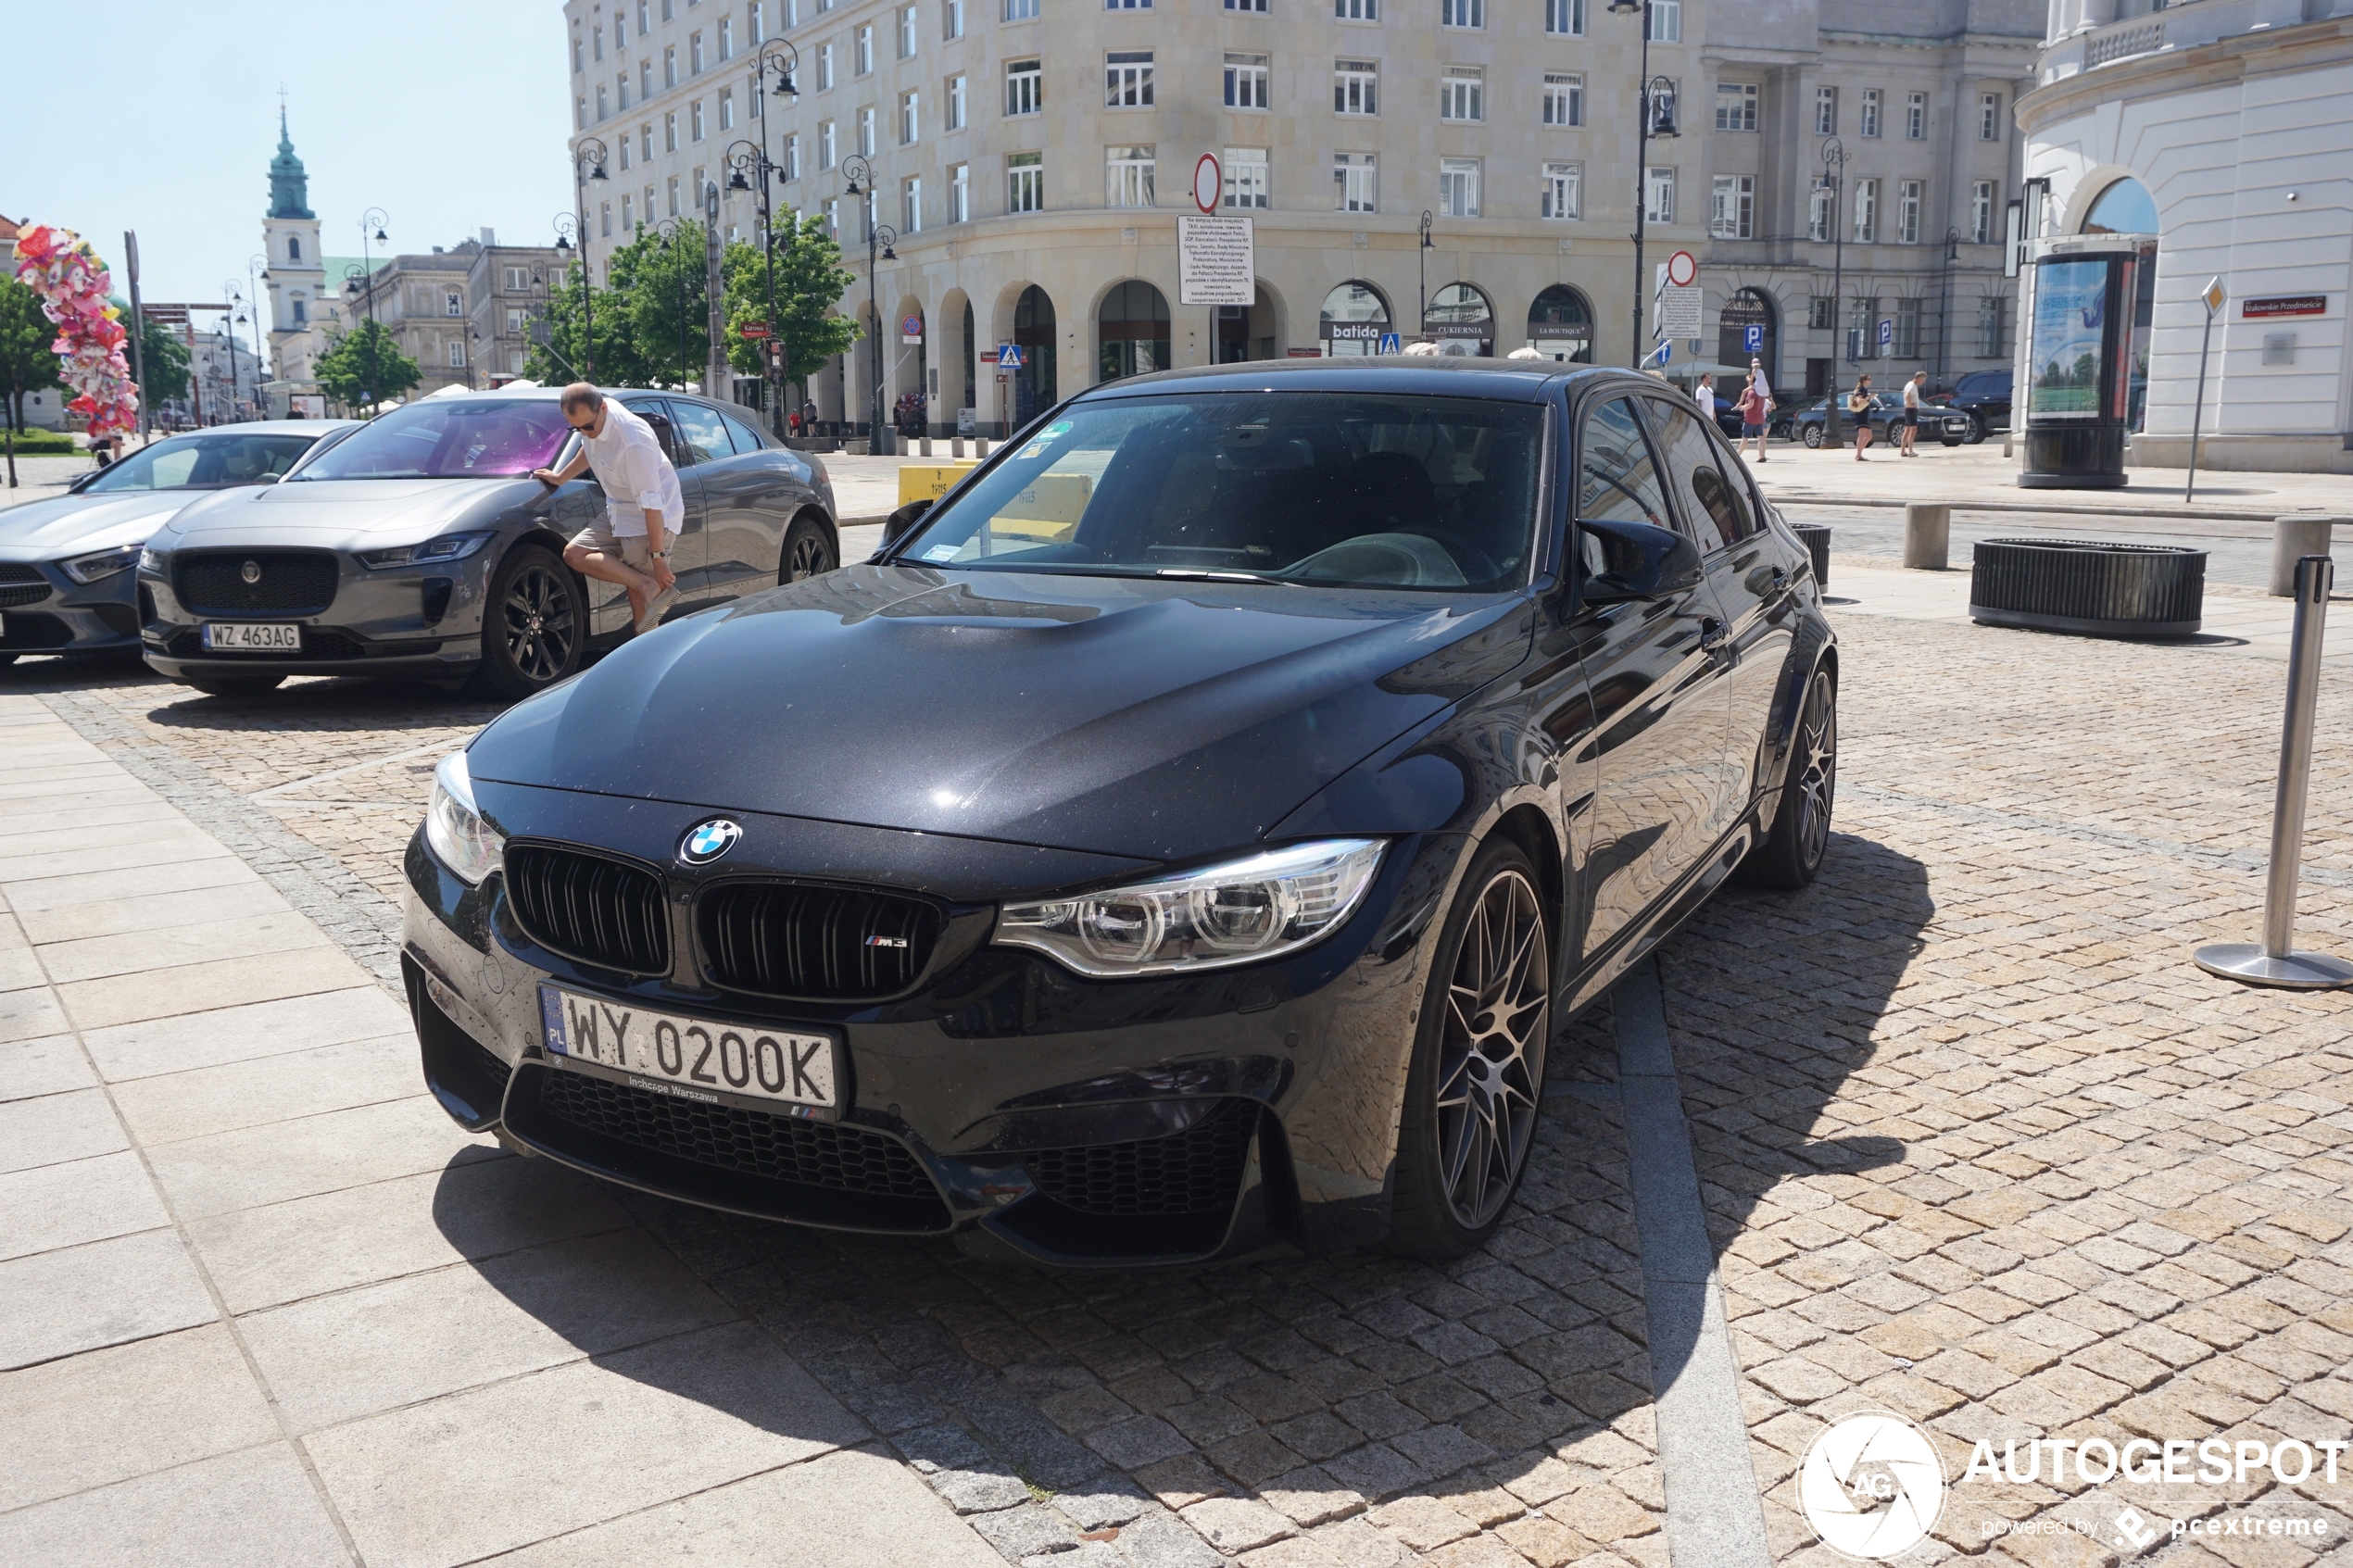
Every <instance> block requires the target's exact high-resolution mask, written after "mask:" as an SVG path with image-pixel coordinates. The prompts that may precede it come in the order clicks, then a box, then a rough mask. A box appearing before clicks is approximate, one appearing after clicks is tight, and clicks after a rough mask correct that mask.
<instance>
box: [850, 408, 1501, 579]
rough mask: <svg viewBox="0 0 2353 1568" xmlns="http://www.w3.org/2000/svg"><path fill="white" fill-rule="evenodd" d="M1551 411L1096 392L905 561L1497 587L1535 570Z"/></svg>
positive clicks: (904, 555)
mask: <svg viewBox="0 0 2353 1568" xmlns="http://www.w3.org/2000/svg"><path fill="white" fill-rule="evenodd" d="M1543 429H1544V411H1543V409H1542V408H1540V407H1537V406H1534V405H1530V404H1525V403H1503V402H1490V401H1486V400H1482V399H1476V398H1463V397H1410V396H1394V397H1392V396H1380V395H1373V394H1365V393H1335V394H1326V393H1297V392H1289V393H1240V394H1202V395H1192V396H1186V395H1171V396H1167V397H1156V398H1155V397H1122V398H1116V399H1106V400H1104V401H1102V402H1098V403H1081V404H1078V405H1076V406H1075V407H1073V408H1068V409H1066V410H1064V411H1063V413H1062V414H1061V415H1060V416H1059V417H1057V418H1056V419H1055V420H1054V421H1053V422H1052V423H1051V424H1049V425H1047V426H1046V427H1045V428H1044V429H1043V430H1041V431H1038V433H1035V434H1034V435H1033V436H1032V437H1031V439H1030V440H1029V441H1028V442H1027V443H1026V445H1023V446H1022V448H1021V449H1020V450H1019V451H1017V452H1014V453H1013V455H1012V456H1011V457H1010V458H1006V459H1005V460H1004V461H1002V462H1001V463H1000V464H999V465H998V466H997V467H996V468H995V469H993V470H990V471H989V473H988V476H987V477H985V478H984V479H982V480H981V481H980V482H979V483H977V484H975V486H974V487H973V488H972V489H971V490H970V491H968V492H967V493H965V494H964V495H962V496H959V497H958V498H957V499H956V500H955V501H953V502H952V503H950V504H949V505H948V506H947V507H945V508H942V509H939V510H937V511H936V512H935V513H934V514H933V515H932V516H930V517H928V518H926V519H925V521H924V526H923V528H922V529H921V530H919V531H918V532H917V533H916V534H915V535H914V536H913V537H912V539H911V540H910V541H909V543H908V544H907V545H906V546H904V547H903V548H901V549H900V551H899V553H898V557H897V558H899V559H900V560H904V561H911V562H920V563H922V564H924V565H926V566H937V567H947V568H950V569H963V570H971V571H1060V572H1071V573H1077V574H1081V575H1088V576H1142V577H1153V576H1158V577H1180V578H1181V577H1211V578H1220V579H1257V580H1263V581H1269V582H1280V583H1300V584H1304V585H1311V586H1316V587H1351V588H1413V589H1421V590H1432V589H1435V590H1438V591H1441V592H1453V593H1475V592H1487V591H1493V590H1495V589H1499V588H1503V587H1506V586H1509V585H1511V584H1513V583H1517V582H1521V581H1524V580H1525V578H1526V575H1527V571H1528V562H1529V553H1530V550H1531V548H1532V547H1533V545H1534V542H1535V538H1536V530H1535V517H1536V487H1537V483H1538V478H1539V472H1540V469H1541V452H1542V440H1543Z"/></svg>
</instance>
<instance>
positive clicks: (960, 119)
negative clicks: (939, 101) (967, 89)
mask: <svg viewBox="0 0 2353 1568" xmlns="http://www.w3.org/2000/svg"><path fill="white" fill-rule="evenodd" d="M963 128H964V79H963V77H961V76H951V77H950V78H949V79H948V125H947V129H948V130H950V131H962V130H963Z"/></svg>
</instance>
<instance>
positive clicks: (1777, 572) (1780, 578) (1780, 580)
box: [1773, 566, 1789, 588]
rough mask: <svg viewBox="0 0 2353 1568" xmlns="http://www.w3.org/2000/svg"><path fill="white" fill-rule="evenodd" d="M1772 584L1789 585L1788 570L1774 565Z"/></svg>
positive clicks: (1776, 586) (1777, 586)
mask: <svg viewBox="0 0 2353 1568" xmlns="http://www.w3.org/2000/svg"><path fill="white" fill-rule="evenodd" d="M1773 586H1774V587H1775V588H1786V587H1788V586H1789V572H1788V571H1785V570H1784V569H1782V568H1780V567H1778V566H1777V567H1775V568H1774V569H1773Z"/></svg>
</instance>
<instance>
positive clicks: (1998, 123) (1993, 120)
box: [1977, 93, 2002, 142]
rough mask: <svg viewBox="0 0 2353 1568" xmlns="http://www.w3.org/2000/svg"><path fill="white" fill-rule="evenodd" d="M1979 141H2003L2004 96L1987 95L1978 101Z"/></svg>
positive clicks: (1997, 94)
mask: <svg viewBox="0 0 2353 1568" xmlns="http://www.w3.org/2000/svg"><path fill="white" fill-rule="evenodd" d="M1977 139H1978V140H1979V141H1981V142H1998V141H2000V140H2001V139H2002V95H2001V94H1999V93H1987V94H1982V96H1980V97H1979V99H1978V100H1977Z"/></svg>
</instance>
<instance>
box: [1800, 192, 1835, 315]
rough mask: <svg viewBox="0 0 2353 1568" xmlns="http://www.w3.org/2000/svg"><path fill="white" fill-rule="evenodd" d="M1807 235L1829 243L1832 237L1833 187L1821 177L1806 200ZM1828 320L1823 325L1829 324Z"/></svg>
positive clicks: (1811, 238) (1808, 237)
mask: <svg viewBox="0 0 2353 1568" xmlns="http://www.w3.org/2000/svg"><path fill="white" fill-rule="evenodd" d="M1830 237H1831V188H1830V186H1829V185H1828V184H1826V183H1825V182H1823V181H1821V180H1820V179H1819V178H1817V179H1816V180H1815V182H1814V189H1813V193H1812V195H1811V198H1810V199H1809V200H1808V201H1807V202H1806V238H1807V239H1809V240H1821V241H1823V242H1825V243H1828V241H1829V239H1830ZM1829 324H1830V323H1828V322H1827V321H1826V322H1824V323H1823V325H1825V326H1828V325H1829Z"/></svg>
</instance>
